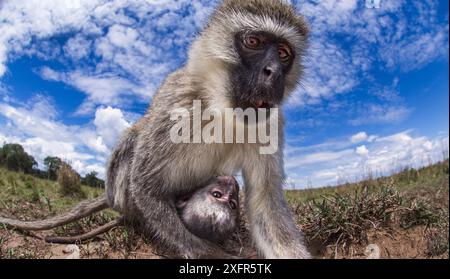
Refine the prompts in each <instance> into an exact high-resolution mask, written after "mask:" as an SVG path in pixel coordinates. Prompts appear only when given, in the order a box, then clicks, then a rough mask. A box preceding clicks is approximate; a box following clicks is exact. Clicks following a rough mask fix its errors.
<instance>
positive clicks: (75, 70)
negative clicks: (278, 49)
mask: <svg viewBox="0 0 450 279" xmlns="http://www.w3.org/2000/svg"><path fill="white" fill-rule="evenodd" d="M374 2H377V3H379V5H377V7H373V6H371V5H366V1H365V0H341V1H338V0H326V1H313V0H309V1H292V3H293V4H294V5H296V6H297V9H298V11H299V12H300V13H301V14H303V15H304V16H305V17H306V19H307V21H308V22H309V25H310V28H311V38H310V47H309V49H308V52H307V58H306V61H305V64H306V74H305V76H304V78H303V81H302V86H300V87H299V88H298V89H297V90H296V91H295V92H294V94H293V96H292V97H291V98H290V99H289V100H288V101H287V103H286V114H287V128H286V134H287V139H286V150H285V167H286V173H287V176H288V179H287V185H288V187H294V186H295V187H296V188H298V189H300V188H305V187H317V186H325V185H335V184H336V183H339V182H344V181H354V180H359V179H362V178H364V176H367V175H368V174H369V173H372V174H378V175H381V174H388V173H391V172H393V171H396V170H398V169H400V168H401V167H404V166H421V165H426V164H428V163H429V162H432V161H436V160H439V159H441V158H442V157H443V151H448V125H449V78H448V75H449V73H448V68H449V60H448V59H449V58H448V57H449V48H448V33H449V25H448V1H422V0H420V1H406V0H403V1H402V0H389V1H387V0H381V1H380V0H376V1H374ZM217 3H218V2H217V1H187V0H180V1H169V0H147V1H144V0H140V1H127V0H120V1H119V0H114V1H105V0H85V1H83V0H79V1H69V0H67V1H60V0H40V1H34V0H29V1H12V0H11V1H9V0H6V1H0V141H1V142H18V143H21V144H22V145H23V146H24V147H25V149H26V150H27V152H29V153H30V154H32V155H33V156H34V157H35V158H36V159H37V160H38V161H39V162H40V164H41V166H42V160H43V158H45V156H47V155H54V156H59V157H61V158H64V159H66V160H68V161H70V162H71V163H72V165H73V166H74V167H75V168H76V169H77V170H78V171H79V172H80V173H82V174H85V173H87V172H89V171H92V170H95V171H97V172H99V173H100V175H101V176H104V172H105V164H106V161H107V159H108V156H109V154H110V152H111V149H112V148H113V146H114V144H115V142H116V140H117V138H118V137H119V135H120V134H121V132H122V131H123V130H124V129H126V128H127V127H129V125H131V124H132V123H133V122H134V121H136V119H138V118H139V117H140V116H141V115H142V114H143V113H144V112H145V110H146V108H147V106H148V103H149V102H151V98H152V95H153V94H154V93H155V90H156V89H157V87H158V86H159V85H160V84H161V82H162V81H163V79H164V77H165V76H166V75H167V74H168V73H170V72H172V71H173V70H175V69H176V68H178V67H180V66H182V65H183V64H184V63H185V61H186V51H187V50H188V48H189V45H190V43H191V42H192V40H193V38H195V34H196V32H198V31H199V30H201V27H202V26H203V25H204V24H205V22H206V20H207V18H208V15H209V14H210V13H211V12H212V10H213V9H214V6H215V5H216V4H217Z"/></svg>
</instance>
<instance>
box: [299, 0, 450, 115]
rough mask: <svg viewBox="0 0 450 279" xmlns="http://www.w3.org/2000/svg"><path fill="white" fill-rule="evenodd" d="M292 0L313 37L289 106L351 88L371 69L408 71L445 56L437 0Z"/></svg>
mask: <svg viewBox="0 0 450 279" xmlns="http://www.w3.org/2000/svg"><path fill="white" fill-rule="evenodd" d="M293 2H294V3H295V4H296V5H297V7H298V10H299V11H300V12H301V13H302V14H303V15H305V17H306V18H307V20H308V21H309V23H310V26H311V38H310V47H309V51H308V54H307V59H306V69H307V71H306V75H305V77H304V81H303V87H302V88H299V90H297V91H296V92H295V94H294V95H293V97H292V98H291V100H290V105H291V106H294V107H296V106H304V105H310V104H315V103H319V102H320V101H321V100H323V99H325V100H327V99H331V98H333V97H334V96H336V95H339V94H344V93H348V92H351V91H352V90H353V89H354V88H355V87H356V86H358V85H359V81H360V80H361V79H364V78H366V77H367V76H368V75H370V72H371V70H386V69H388V70H390V71H395V70H396V69H402V70H403V71H410V70H414V69H418V68H422V67H424V66H426V65H427V64H429V63H431V62H432V61H435V60H436V59H439V58H442V57H448V23H447V24H445V23H439V22H438V21H437V16H436V11H437V9H438V2H437V1H427V2H423V1H401V0H395V1H394V0H392V1H381V2H380V7H379V8H367V7H366V5H365V3H364V2H365V1H353V0H352V1H346V0H329V1H293ZM336 36H339V37H340V38H344V39H341V40H337V39H336ZM342 40H345V41H346V43H349V45H350V46H348V45H346V44H342ZM335 42H339V43H335ZM374 61H376V62H377V63H374Z"/></svg>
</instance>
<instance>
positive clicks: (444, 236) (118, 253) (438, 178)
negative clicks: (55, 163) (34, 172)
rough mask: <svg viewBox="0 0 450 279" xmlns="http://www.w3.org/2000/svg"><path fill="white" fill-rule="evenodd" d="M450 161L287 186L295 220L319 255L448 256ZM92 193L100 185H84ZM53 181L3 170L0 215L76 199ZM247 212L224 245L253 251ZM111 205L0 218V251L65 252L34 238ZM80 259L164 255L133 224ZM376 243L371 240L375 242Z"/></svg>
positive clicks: (107, 215)
mask: <svg viewBox="0 0 450 279" xmlns="http://www.w3.org/2000/svg"><path fill="white" fill-rule="evenodd" d="M448 179H449V163H448V161H446V162H444V163H440V164H436V165H433V166H430V167H427V168H423V169H420V170H404V171H402V172H401V173H399V174H397V175H393V176H391V177H386V178H380V179H368V180H366V181H363V182H360V183H356V184H345V185H341V186H339V187H333V188H322V189H308V190H302V191H287V192H286V197H287V199H288V202H289V204H290V205H291V207H292V209H293V211H294V212H295V214H296V218H297V221H298V226H299V227H300V228H301V229H302V230H303V231H304V232H305V235H306V239H307V241H308V244H309V246H310V247H311V250H312V252H313V254H314V256H315V257H317V258H366V257H367V255H368V254H367V253H366V252H367V251H366V249H367V246H368V245H369V244H374V245H375V247H377V248H378V249H379V250H380V254H381V255H380V256H381V258H448V251H449V244H448V243H449V241H448V239H449V235H448V232H449V221H448V218H449V210H448V208H449V181H448ZM83 192H84V193H85V196H86V197H87V198H93V197H96V196H98V195H100V194H101V193H102V190H101V189H93V188H89V187H83ZM80 200H81V199H80V198H79V197H66V196H63V195H62V194H61V193H60V191H59V186H58V185H57V183H55V182H51V181H48V180H41V179H37V178H34V177H32V176H28V175H24V174H18V173H14V172H10V171H7V170H4V169H0V214H1V215H2V216H8V217H11V216H12V217H15V218H20V219H24V220H32V219H40V218H44V217H47V216H50V215H54V214H57V213H59V212H61V211H64V210H65V209H67V208H70V207H71V206H73V205H74V204H76V203H78V202H79V201H80ZM243 213H244V214H243V215H244V216H243V218H242V220H241V227H240V230H239V231H238V232H236V233H235V234H234V235H232V236H231V237H230V239H229V240H228V241H227V242H226V243H225V244H224V248H225V249H226V250H228V251H230V252H232V253H234V254H237V255H242V256H248V255H252V254H253V253H254V249H253V247H252V245H251V241H250V238H249V233H248V227H247V222H246V219H245V212H243ZM115 216H116V213H114V212H112V211H110V210H107V211H104V212H102V213H99V214H95V215H94V216H92V217H89V218H85V219H83V220H81V221H79V222H75V223H73V224H70V225H67V226H63V227H61V228H58V229H56V230H52V231H46V232H40V233H35V234H27V233H24V232H18V231H14V230H9V229H6V228H4V227H2V226H1V225H0V258H64V257H67V254H65V253H64V252H63V250H64V248H65V247H66V246H65V245H53V244H47V243H45V242H43V241H42V240H40V239H38V238H36V236H38V237H42V236H45V235H73V234H80V233H83V232H86V231H89V230H91V229H93V228H95V227H97V226H99V225H101V224H104V223H106V222H108V221H110V220H112V219H113V218H114V217H115ZM79 247H80V250H81V257H82V258H159V257H160V255H161V254H163V253H164V252H163V251H160V249H156V248H155V246H154V245H151V244H150V241H149V240H146V239H144V238H143V237H142V236H141V235H140V234H139V233H137V232H135V231H134V230H133V229H130V228H115V229H113V230H111V231H110V232H108V233H106V234H104V235H102V236H100V237H99V238H97V239H95V240H93V241H90V242H88V243H84V244H80V245H79ZM371 247H373V245H372V246H371Z"/></svg>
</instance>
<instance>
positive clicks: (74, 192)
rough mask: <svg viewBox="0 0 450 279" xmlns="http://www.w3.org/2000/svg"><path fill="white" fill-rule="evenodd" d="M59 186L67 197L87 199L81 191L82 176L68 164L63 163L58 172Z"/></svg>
mask: <svg viewBox="0 0 450 279" xmlns="http://www.w3.org/2000/svg"><path fill="white" fill-rule="evenodd" d="M58 184H59V186H60V191H61V193H62V194H63V195H65V196H76V197H85V196H86V195H85V193H84V192H83V190H82V189H81V178H80V175H79V174H78V173H77V172H76V171H75V170H74V169H73V168H72V167H71V166H70V165H69V164H67V163H65V162H63V163H62V164H61V167H60V168H59V170H58Z"/></svg>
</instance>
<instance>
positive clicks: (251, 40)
mask: <svg viewBox="0 0 450 279" xmlns="http://www.w3.org/2000/svg"><path fill="white" fill-rule="evenodd" d="M244 44H245V46H246V47H248V48H251V49H257V48H259V47H260V45H261V39H260V38H258V37H257V36H247V37H245V39H244Z"/></svg>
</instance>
